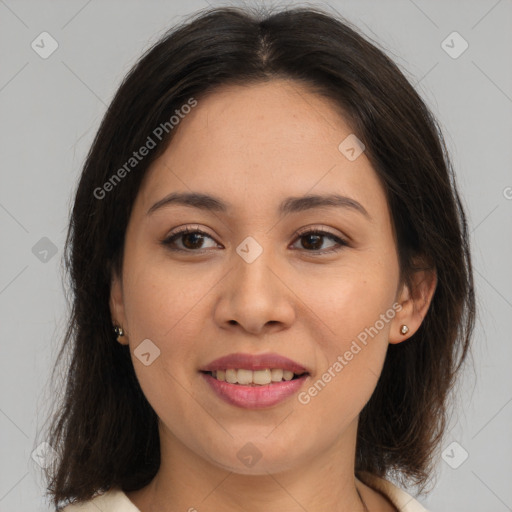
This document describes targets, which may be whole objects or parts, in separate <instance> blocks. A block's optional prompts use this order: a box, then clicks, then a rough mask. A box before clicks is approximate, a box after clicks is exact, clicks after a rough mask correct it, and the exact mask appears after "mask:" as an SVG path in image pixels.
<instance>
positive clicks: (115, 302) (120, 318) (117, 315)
mask: <svg viewBox="0 0 512 512" xmlns="http://www.w3.org/2000/svg"><path fill="white" fill-rule="evenodd" d="M109 305H110V314H111V316H112V323H113V324H115V325H119V326H121V327H122V328H123V329H124V331H125V335H124V336H120V337H119V338H118V340H117V341H118V342H119V343H121V345H128V337H127V336H126V317H125V313H124V300H123V283H122V279H121V277H120V276H119V275H118V274H117V272H115V271H114V272H112V280H111V282H110V302H109Z"/></svg>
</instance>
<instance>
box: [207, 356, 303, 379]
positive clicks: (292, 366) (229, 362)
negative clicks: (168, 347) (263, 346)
mask: <svg viewBox="0 0 512 512" xmlns="http://www.w3.org/2000/svg"><path fill="white" fill-rule="evenodd" d="M230 368H232V369H240V368H244V369H247V370H253V371H254V370H265V369H266V368H270V369H272V368H281V369H283V370H290V371H292V372H293V373H298V374H300V373H309V372H308V370H307V369H306V368H305V367H304V366H302V365H301V364H299V363H297V362H296V361H292V360H291V359H288V358H287V357H284V356H281V355H279V354H275V353H266V354H243V353H236V354H229V355H227V356H223V357H219V358H218V359H215V361H212V362H211V363H209V364H207V365H206V366H204V367H203V368H201V371H203V372H212V371H215V370H227V369H230Z"/></svg>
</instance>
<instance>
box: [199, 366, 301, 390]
mask: <svg viewBox="0 0 512 512" xmlns="http://www.w3.org/2000/svg"><path fill="white" fill-rule="evenodd" d="M201 373H205V374H207V375H210V376H211V377H213V378H214V379H216V380H218V381H221V382H228V383H229V384H235V385H238V386H268V385H271V384H278V383H280V382H288V381H291V380H296V379H300V378H301V377H304V376H306V375H309V373H308V372H305V371H301V372H298V373H294V372H292V371H291V370H285V369H283V368H265V369H262V370H249V369H246V368H226V369H225V370H213V371H202V372H201Z"/></svg>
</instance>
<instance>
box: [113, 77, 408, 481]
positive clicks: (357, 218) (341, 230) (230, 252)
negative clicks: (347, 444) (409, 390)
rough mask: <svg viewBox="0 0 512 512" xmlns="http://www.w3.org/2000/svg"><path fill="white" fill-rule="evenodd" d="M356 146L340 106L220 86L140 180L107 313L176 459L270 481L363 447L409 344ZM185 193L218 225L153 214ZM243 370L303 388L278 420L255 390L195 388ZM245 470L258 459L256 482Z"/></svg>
mask: <svg viewBox="0 0 512 512" xmlns="http://www.w3.org/2000/svg"><path fill="white" fill-rule="evenodd" d="M175 129H176V128H175ZM351 134H352V131H351V128H350V126H349V125H348V124H347V123H346V121H345V120H344V119H343V118H342V117H341V116H340V114H339V113H337V110H336V108H335V106H334V105H333V104H331V103H329V101H328V100H326V99H324V98H321V97H319V96H317V95H314V94H313V93H311V92H308V90H306V89H304V88H302V86H301V85H300V84H297V83H293V82H286V81H273V82H268V83H265V84H258V85H251V86H246V87H240V86H236V87H235V86H233V87H224V88H223V89H222V90H218V91H216V92H215V93H213V94H212V95H210V96H208V97H206V98H205V99H203V100H200V101H198V104H197V106H196V107H195V108H193V109H192V110H191V112H190V113H189V114H187V115H186V116H185V117H184V119H182V120H181V121H180V124H179V126H178V129H177V131H176V132H175V136H174V138H173V140H172V142H171V144H170V145H169V147H168V148H167V150H166V151H165V152H164V153H163V154H162V156H161V157H160V158H159V159H158V160H156V161H155V162H154V163H153V165H152V166H151V168H150V170H149V171H148V173H147V174H146V176H145V178H144V181H143V183H142V185H141V188H140V191H139V193H138V196H137V198H136V201H135V204H134V208H133V210H132V214H131V218H130V221H129V225H128V228H127V233H126V241H125V248H124V262H123V269H122V276H119V277H117V276H116V277H115V278H114V280H113V284H112V294H111V310H112V316H113V318H114V319H115V321H116V322H117V323H119V324H120V325H122V327H123V329H124V330H125V332H126V337H125V338H122V339H123V341H122V342H123V343H129V345H130V351H131V354H132V360H133V365H134V368H135V372H136V375H137V378H138V380H139V382H140V385H141V387H142V390H143V392H144V394H145V396H146V397H147V399H148V401H149V402H150V404H151V405H152V407H153V408H154V410H155V411H156V413H157V415H158V417H159V420H160V432H161V436H162V438H165V443H168V444H169V443H170V444H174V445H175V446H179V447H181V449H182V450H184V451H187V452H188V453H189V454H191V455H194V456H198V457H200V458H201V459H203V460H205V461H208V462H209V463H211V464H213V465H216V466H218V467H222V468H224V469H229V470H230V471H234V472H238V473H246V474H264V473H265V472H267V471H268V472H275V471H282V470H285V469H289V468H293V467H299V466H300V465H301V464H304V463H306V462H307V461H308V460H309V461H310V460H312V459H313V458H314V457H315V454H318V453H325V452H326V451H328V450H331V449H335V448H336V447H337V446H338V445H343V442H344V440H345V441H346V439H347V436H349V437H350V438H351V439H352V440H355V432H356V425H357V418H358V415H359V413H360V411H361V409H362V408H363V407H364V405H365V404H366V402H367V401H368V400H369V398H370V396H371V394H372V392H373V390H374V388H375V386H376V383H377V379H378V376H379V374H380V372H381V368H382V365H383V362H384V358H385V355H386V350H387V347H388V344H389V342H390V341H391V342H393V340H394V339H395V338H399V337H400V336H399V335H398V334H397V333H398V330H399V326H400V324H401V323H403V318H402V317H401V315H403V311H402V312H399V309H400V308H401V306H399V305H397V300H398V301H400V293H401V290H403V288H401V287H399V267H398V255H397V251H396V247H395V240H394V234H393V227H392V221H391V217H390V212H389V210H388V205H387V202H386V198H385V192H384V189H383V188H382V185H381V183H380V182H379V180H378V178H377V175H376V173H375V171H374V170H373V168H372V167H371V165H370V162H369V160H368V158H367V157H366V155H365V153H364V152H363V153H362V154H360V156H358V157H357V158H355V159H354V154H355V155H357V153H356V151H357V149H358V148H357V147H356V146H354V143H353V142H352V143H351V142H350V141H351V139H348V142H345V143H344V144H342V145H341V150H340V149H339V147H340V143H342V141H344V140H345V139H346V138H347V137H349V136H350V135H351ZM350 147H353V148H355V151H350V149H347V148H350ZM192 192H193V193H200V194H205V195H208V196H213V197H215V198H216V199H217V200H218V201H219V202H222V203H224V209H221V208H218V209H211V208H210V209H209V208H205V207H197V205H196V206H193V205H190V204H188V205H185V204H181V203H179V202H176V201H174V202H167V203H165V204H162V203H160V206H159V207H155V208H153V210H152V211H150V212H149V213H148V211H149V210H150V209H151V207H153V206H154V205H155V204H156V203H158V202H160V201H161V200H162V199H164V198H166V197H167V196H168V195H169V194H171V193H192ZM334 194H336V195H339V196H342V197H344V198H348V199H344V200H342V201H340V202H339V204H335V205H333V204H331V205H323V206H319V205H318V204H317V205H316V206H315V204H312V203H311V202H310V203H304V202H303V203H300V204H302V208H297V202H295V203H292V202H290V201H289V202H288V203H287V204H288V205H292V206H293V204H295V206H296V208H293V207H292V208H288V210H286V211H284V213H283V212H281V211H280V206H281V205H282V204H283V202H284V201H285V200H287V199H289V198H293V199H300V198H303V196H306V195H317V196H327V195H334ZM300 204H299V206H300ZM203 206H204V205H203ZM210 206H211V204H210ZM184 228H188V230H189V233H188V234H181V235H179V234H178V235H177V236H174V235H176V234H177V233H178V232H179V231H180V230H182V229H184ZM248 237H250V238H248ZM402 337H403V336H402ZM233 353H243V354H249V355H261V354H268V353H274V354H279V355H281V356H284V357H287V358H289V359H291V360H292V361H294V362H296V363H298V364H300V365H301V366H303V367H304V368H305V369H307V372H308V374H307V375H306V376H303V377H302V378H301V379H299V380H300V382H299V384H298V386H299V387H298V388H293V392H292V393H291V394H290V395H288V396H284V397H281V400H279V401H277V402H276V403H269V402H264V400H263V399H261V400H260V399H258V398H257V397H256V398H255V396H256V395H255V393H254V389H255V386H244V388H245V389H247V388H250V389H249V390H248V392H247V393H246V395H244V397H243V398H241V400H242V402H243V403H238V404H234V403H232V402H229V401H227V400H226V399H223V398H220V397H219V395H218V394H217V393H216V392H215V391H214V388H215V389H216V387H218V386H217V384H216V385H215V386H213V387H212V385H211V379H212V377H207V376H206V375H205V374H204V373H202V372H201V369H204V368H205V367H206V366H207V365H208V364H209V363H211V362H212V361H214V360H215V359H217V358H219V357H221V356H226V355H229V354H233ZM141 354H143V355H142V357H141ZM269 365H270V363H269ZM283 365H284V363H283V364H282V365H281V366H283ZM246 366H247V365H245V366H244V365H242V364H239V365H238V366H236V367H238V368H246ZM273 366H275V367H277V368H279V363H275V364H274V365H273ZM269 369H270V368H269ZM264 373H265V372H264ZM296 373H299V372H296ZM237 375H238V374H237ZM319 381H320V383H319ZM290 382H292V381H290ZM315 383H316V386H315ZM226 385H229V386H230V387H231V389H232V388H233V386H240V384H234V383H231V384H229V383H224V384H223V386H224V387H225V386H226ZM293 385H294V386H297V384H293ZM269 386H270V387H271V386H274V384H270V385H269ZM277 386H281V384H277ZM288 386H290V384H288ZM281 387H283V388H284V386H281ZM272 393H274V394H276V393H277V392H275V391H272V392H269V395H268V396H273V395H272ZM237 396H239V395H237ZM268 396H267V398H268ZM258 400H260V401H258ZM262 400H263V401H262ZM248 443H252V444H251V445H249V444H248ZM247 454H248V455H253V456H254V455H255V456H256V457H257V458H258V457H261V458H260V460H259V461H258V463H257V464H254V465H251V464H248V463H247V460H248V459H247V458H245V455H247Z"/></svg>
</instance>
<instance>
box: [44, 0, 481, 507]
mask: <svg viewBox="0 0 512 512" xmlns="http://www.w3.org/2000/svg"><path fill="white" fill-rule="evenodd" d="M276 78H284V79H287V80H292V81H296V82H297V83H299V84H301V85H303V86H307V87H309V88H310V89H311V90H312V91H314V92H316V93H318V94H321V95H323V96H325V97H326V98H328V99H330V100H332V101H333V102H334V103H335V104H336V105H338V106H339V109H340V112H344V113H345V115H346V119H345V120H346V121H347V122H348V123H350V125H351V127H352V129H353V130H354V133H356V135H357V137H358V138H359V139H360V140H362V141H363V143H364V144H365V146H366V153H365V154H366V155H367V157H368V158H369V159H370V162H371V163H372V165H373V167H374V169H375V171H376V172H377V174H378V176H379V178H380V179H381V181H382V183H383V186H384V188H385V190H386V194H387V198H388V204H389V208H390V211H391V214H392V220H393V225H394V228H395V232H396V241H397V247H398V253H399V263H400V270H401V278H402V279H404V280H405V282H410V281H409V279H410V276H411V274H412V272H414V270H416V269H417V267H415V266H414V265H415V257H420V258H421V259H422V261H423V262H427V264H428V265H429V266H430V268H433V269H435V271H436V272H437V287H436V290H435V293H434V296H433V299H432V303H431V306H430V308H429V310H428V313H427V315H426V317H425V319H424V321H423V323H422V325H421V327H420V328H419V330H418V331H417V332H416V333H415V334H414V335H413V336H411V338H410V339H409V340H407V341H406V342H402V343H399V344H396V345H390V346H389V348H388V353H387V357H386V360H385V364H384V368H383V371H382V374H381V376H380V379H379V381H378V383H377V387H376V390H375V392H374V394H373V396H372V397H371V399H370V401H369V402H368V403H367V404H366V406H365V407H364V409H363V411H362V412H361V415H360V423H359V431H358V437H357V449H356V467H355V470H356V471H369V472H371V473H373V474H375V475H378V476H382V477H384V476H386V475H391V474H393V475H396V477H397V478H399V479H400V478H404V480H403V481H404V482H405V481H407V482H409V483H413V484H416V485H421V486H423V487H424V486H425V483H426V482H427V481H428V479H429V478H430V475H431V473H432V467H433V463H432V461H433V454H434V451H435V449H436V448H437V447H438V445H439V442H440V440H441V438H442V435H443V432H444V429H445V427H446V421H447V404H448V397H449V392H450V390H451V389H452V387H453V384H454V382H455V375H456V374H457V372H458V370H459V368H460V365H461V364H462V362H463V361H464V359H465V357H466V355H467V352H468V347H469V343H470V338H471V333H472V330H473V324H474V316H475V298H474V291H473V277H472V270H471V259H470V252H469V240H468V232H467V224H466V218H465V214H464V209H463V206H462V204H461V200H460V198H459V195H458V192H457V188H456V184H455V178H454V173H453V170H452V167H451V164H450V161H449V157H448V154H447V151H446V147H445V144H444V141H443V137H442V134H441V131H440V129H439V126H438V124H437V122H436V121H435V119H434V118H433V116H432V114H431V113H430V111H429V110H428V108H427V107H426V105H425V103H424V102H423V101H422V99H421V98H420V96H419V94H418V93H417V92H416V91H415V90H414V88H413V87H412V86H411V85H410V84H409V82H408V81H407V79H406V78H405V77H404V75H403V74H402V72H401V71H400V70H399V68H398V67H397V65H395V64H394V63H393V62H392V61H391V60H390V59H389V58H388V57H387V56H386V55H385V53H384V51H382V50H381V49H379V48H378V47H377V44H376V43H370V42H369V41H368V40H367V39H366V38H365V37H363V36H362V35H360V34H359V33H358V32H357V30H356V29H354V28H353V27H351V26H350V25H349V23H347V22H346V21H345V20H343V19H342V18H341V17H339V16H333V15H331V14H328V13H326V12H325V11H322V10H321V9H319V8H316V7H315V8H302V7H298V8H292V9H287V10H284V11H280V12H274V13H268V12H267V13H265V14H261V13H259V12H256V11H250V10H248V9H247V8H244V9H241V8H235V7H228V8H213V9H211V8H210V9H207V10H205V11H199V12H197V13H195V14H194V15H193V16H192V17H191V18H189V19H188V20H186V22H184V23H182V24H181V25H180V26H178V27H175V28H174V29H172V30H171V31H169V32H168V33H167V34H166V35H165V36H164V37H163V38H161V39H160V40H159V41H158V42H157V43H156V44H155V45H154V46H153V47H152V48H150V49H149V50H148V51H147V52H146V53H145V54H144V55H143V56H142V57H141V59H140V60H139V61H138V62H137V64H136V65H135V66H134V67H133V69H132V70H131V71H130V72H129V73H128V75H127V76H126V77H125V79H124V81H123V82H122V84H121V86H120V87H119V89H118V91H117V93H116V95H115V97H114V99H113V101H112V102H111V104H110V106H109V107H108V110H107V112H106V114H105V116H104V118H103V121H102V123H101V126H100V128H99V130H98V132H97V135H96V138H95V140H94V142H93V144H92V147H91V149H90V151H89V153H88V155H87V158H86V161H85V165H84V168H83V171H82V174H81V177H80V181H79V184H78V188H77V191H76V197H75V201H74V206H73V210H72V215H71V219H70V224H69V231H68V236H67V240H66V248H65V265H66V269H67V270H68V272H69V278H70V284H71V294H72V299H73V301H72V311H71V315H70V319H69V324H68V326H67V331H66V334H65V338H64V341H63V344H62V347H61V349H60V351H59V355H58V358H57V362H58V361H59V360H60V359H61V357H62V355H63V353H64V352H65V349H67V351H68V352H67V353H68V354H69V361H66V375H65V377H64V378H65V381H66V382H65V385H64V386H62V387H63V389H64V390H65V394H64V396H63V400H62V403H60V404H59V408H58V410H57V411H56V412H55V413H53V414H52V416H51V420H52V422H51V428H50V429H49V433H48V436H47V438H46V440H48V442H49V443H50V444H51V445H52V446H53V448H54V449H55V450H56V451H57V454H58V457H57V458H56V460H55V461H54V464H53V465H51V466H50V467H49V468H48V470H47V472H46V478H47V481H48V488H47V489H48V491H49V494H50V495H51V496H52V503H53V504H54V505H55V506H56V507H59V506H61V505H62V504H64V505H65V504H66V503H67V502H69V501H76V500H78V501H82V500H86V499H89V498H91V497H92V495H93V494H94V493H95V492H96V491H103V490H107V489H109V488H111V487H112V486H119V487H121V488H122V489H123V490H124V491H126V492H128V491H131V490H136V489H140V488H142V487H144V486H145V485H147V484H148V483H149V482H150V481H151V480H152V479H153V477H154V476H155V474H156V472H157V471H158V468H159V464H160V444H159V437H158V428H157V416H156V414H155V412H154V411H153V409H152V408H151V406H150V405H149V403H148V402H147V400H146V398H145V396H144V394H143V393H142V391H141V388H140V386H139V384H138V381H137V378H136V376H135V372H134V369H133V365H132V362H131V358H130V354H129V348H128V346H124V345H121V344H119V343H117V342H116V336H115V334H114V332H113V330H112V318H111V312H110V308H109V297H110V283H111V277H112V274H113V272H118V273H119V274H121V269H122V260H123V246H124V237H125V231H126V227H127V223H128V220H129V217H130V213H131V209H132V206H133V203H134V200H135V197H136V195H137V193H138V189H139V186H140V183H141V180H142V179H143V177H144V175H145V173H146V171H147V169H148V167H149V166H150V165H151V163H152V162H153V161H154V160H155V158H157V157H158V156H159V155H160V154H161V153H162V152H163V151H164V150H165V148H166V146H167V145H168V144H169V143H170V141H171V137H172V134H173V131H172V130H169V133H165V134H164V135H165V136H164V137H162V140H161V141H159V142H158V144H157V147H156V148H155V149H153V150H152V151H151V152H149V154H148V155H147V156H146V157H145V158H144V159H143V160H141V161H140V162H138V163H137V166H136V168H134V169H133V170H132V171H131V172H130V173H129V174H127V175H126V176H125V177H124V178H123V180H122V181H121V182H119V183H117V184H116V185H115V186H113V187H109V188H110V190H109V192H108V194H107V195H106V196H105V197H103V198H98V197H97V196H98V194H97V193H96V194H95V190H98V188H99V187H100V188H101V187H103V186H104V184H105V183H106V182H108V181H109V179H111V177H112V175H113V174H115V173H116V172H117V170H118V169H120V168H122V167H123V165H124V164H125V163H126V162H127V160H128V159H129V158H130V157H131V156H132V153H133V151H135V150H137V149H138V148H140V147H141V146H142V145H143V144H144V143H145V142H146V140H147V138H148V136H149V135H151V133H153V131H154V129H155V128H156V127H158V126H160V125H161V124H162V123H165V122H168V120H169V118H170V116H171V115H172V114H173V113H174V112H175V110H176V109H179V108H180V107H181V106H182V105H184V104H186V103H187V101H188V100H189V99H190V98H195V99H196V100H197V101H199V102H200V101H201V98H204V97H205V95H206V94H207V93H211V92H212V91H214V90H215V89H216V88H217V87H220V86H222V85H228V84H229V85H231V84H240V85H250V84H251V83H257V82H262V81H269V80H273V79H276ZM54 371H55V368H54ZM52 375H53V374H52ZM423 487H422V488H423ZM62 502H64V503H62Z"/></svg>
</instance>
